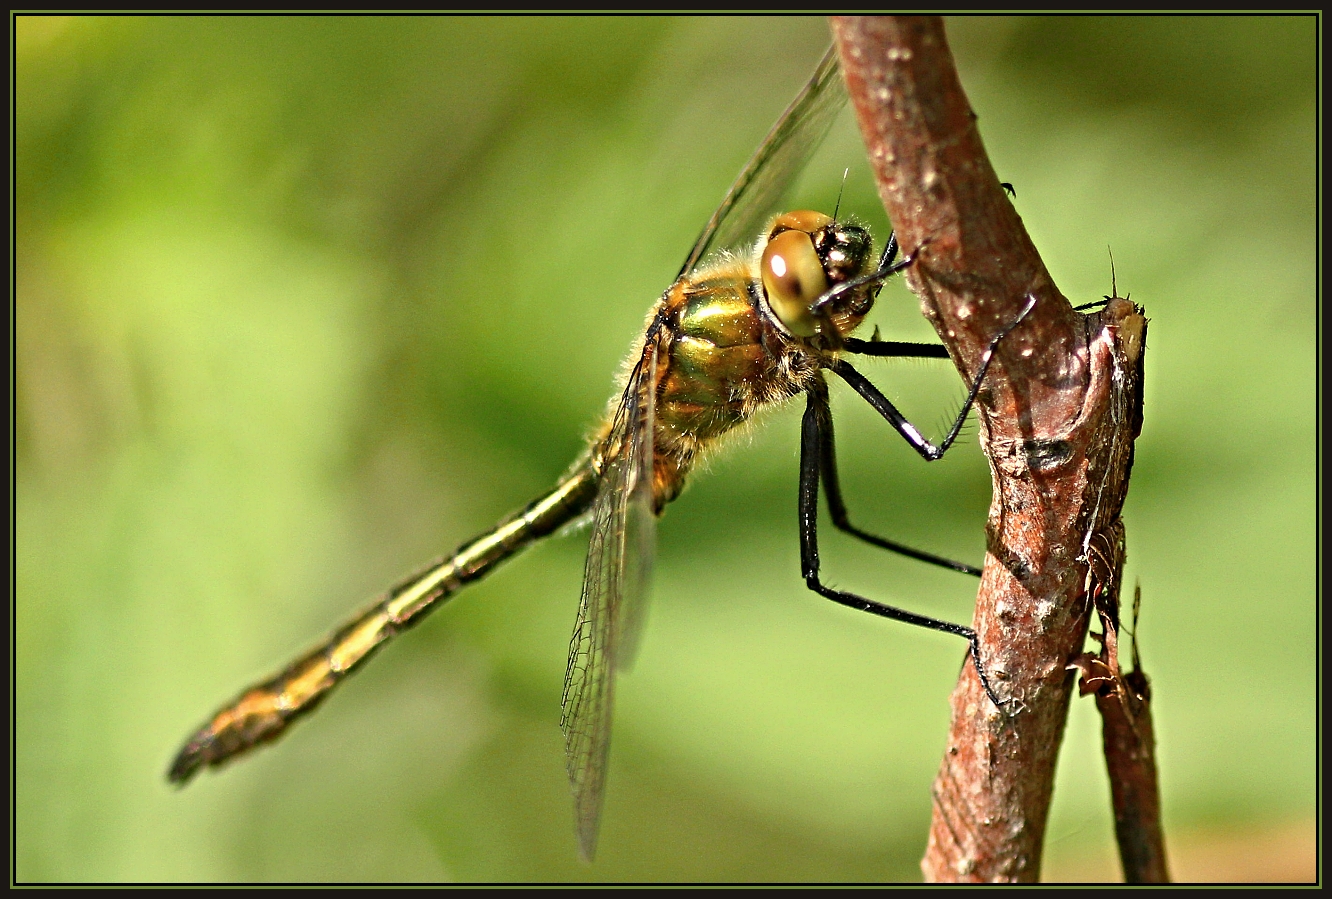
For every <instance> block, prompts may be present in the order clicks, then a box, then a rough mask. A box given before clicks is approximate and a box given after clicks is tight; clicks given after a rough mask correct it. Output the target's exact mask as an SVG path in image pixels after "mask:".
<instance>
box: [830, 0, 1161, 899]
mask: <svg viewBox="0 0 1332 899" xmlns="http://www.w3.org/2000/svg"><path fill="white" fill-rule="evenodd" d="M833 32H834V36H835V37H836V40H837V43H838V51H839V54H840V56H841V61H842V69H843V72H844V73H845V75H846V79H847V85H848V89H849V91H850V94H851V97H852V100H853V102H854V104H855V107H856V114H857V117H858V119H859V121H860V126H861V132H862V134H863V136H864V139H865V143H866V146H867V147H868V149H869V153H870V159H871V163H872V165H873V167H874V170H875V175H876V178H877V180H878V185H879V193H880V196H881V197H882V199H883V202H884V205H885V207H886V208H887V210H888V214H889V217H890V218H891V219H892V222H893V225H894V227H895V228H896V229H897V234H898V238H899V240H900V242H901V245H902V247H903V249H904V251H906V252H909V253H910V252H914V253H916V254H917V255H916V262H915V264H914V265H913V266H912V267H911V268H910V269H908V270H907V280H908V283H909V284H910V286H911V287H912V289H913V290H914V291H915V292H916V293H917V294H918V295H919V296H920V297H921V303H922V307H923V310H924V313H925V315H926V317H927V318H929V319H930V321H931V322H932V323H933V324H934V326H935V328H936V330H937V331H938V332H939V336H940V338H941V339H942V340H943V342H944V344H945V345H946V346H947V347H948V349H949V352H950V353H951V354H952V357H953V360H954V361H955V363H957V366H958V368H959V370H960V371H961V372H962V374H963V377H964V378H969V377H970V374H969V373H971V372H975V371H977V369H978V367H979V365H980V361H981V357H982V354H983V353H984V351H985V348H986V347H987V345H988V343H989V341H990V340H991V339H992V337H993V335H994V334H996V333H998V332H999V331H1001V330H1002V329H1004V328H1005V327H1007V326H1009V325H1011V324H1012V323H1013V322H1014V321H1016V320H1017V318H1018V317H1019V315H1020V313H1021V311H1022V309H1023V308H1024V307H1025V306H1026V305H1027V304H1028V302H1029V301H1030V300H1031V299H1032V298H1034V299H1035V301H1036V305H1035V308H1034V309H1033V311H1032V312H1031V314H1030V315H1029V316H1028V317H1027V318H1026V319H1025V320H1023V321H1022V323H1021V324H1020V325H1018V327H1017V328H1015V329H1014V330H1013V331H1012V332H1011V333H1010V334H1009V336H1008V337H1007V338H1005V339H1004V341H1003V342H1002V343H1001V344H1000V346H999V349H998V350H997V352H996V359H995V364H994V365H993V366H992V367H991V369H990V374H989V375H987V378H986V383H985V388H984V389H983V390H982V392H981V394H980V396H979V398H978V403H977V408H978V409H979V410H980V419H981V427H980V436H981V443H982V447H983V448H984V450H985V452H986V455H987V456H988V457H989V460H990V466H991V472H992V475H993V478H994V499H993V501H992V503H991V507H990V516H989V523H988V525H987V543H988V550H989V551H988V555H987V558H986V566H985V573H984V576H983V578H982V581H981V589H980V595H979V596H978V598H977V603H976V613H975V625H974V626H975V629H976V631H977V633H978V635H979V638H980V642H981V655H982V658H983V660H984V663H985V666H986V669H987V672H988V676H989V679H990V681H991V683H992V685H993V687H994V688H995V690H996V692H997V693H998V694H999V695H1000V697H1001V699H1002V700H1003V707H1002V708H996V707H995V705H994V704H993V703H992V702H991V701H990V699H989V698H988V697H987V696H986V693H985V691H984V690H983V689H982V687H981V684H980V681H979V678H978V677H977V675H976V670H975V668H974V666H972V665H966V666H964V669H963V674H962V677H961V678H960V680H959V682H958V685H957V688H956V689H955V690H954V693H953V697H952V708H953V723H952V729H951V732H950V734H949V738H948V748H947V752H946V754H945V757H944V760H943V764H942V766H941V769H940V772H939V775H938V778H937V779H936V781H935V785H934V816H933V823H932V826H931V829H930V835H929V843H928V848H927V850H926V855H925V858H924V860H923V861H922V863H921V866H922V869H923V870H924V873H925V877H926V879H927V880H931V881H937V882H944V881H947V882H957V881H1013V882H1032V881H1035V880H1036V879H1037V878H1038V876H1039V873H1040V860H1041V845H1042V839H1043V836H1044V831H1045V823H1046V817H1047V813H1048V811H1049V807H1050V798H1051V793H1052V789H1053V782H1054V770H1055V761H1056V757H1057V754H1058V749H1059V743H1060V741H1061V739H1062V737H1063V730H1064V724H1065V720H1066V718H1067V713H1068V705H1069V700H1070V698H1071V695H1072V688H1073V672H1072V671H1071V670H1069V667H1068V666H1069V663H1070V661H1071V660H1073V659H1074V658H1075V657H1076V656H1077V654H1078V652H1079V650H1080V649H1081V647H1082V643H1083V640H1084V637H1085V634H1086V632H1087V626H1088V620H1089V617H1090V603H1089V602H1088V601H1087V600H1086V596H1087V589H1088V572H1089V564H1088V559H1089V556H1090V555H1091V552H1090V548H1091V545H1092V543H1093V542H1094V541H1093V538H1094V536H1095V535H1097V534H1100V533H1104V532H1106V531H1107V529H1110V528H1112V527H1115V526H1117V525H1118V522H1119V513H1120V509H1121V508H1122V506H1123V497H1124V492H1125V491H1126V489H1127V485H1128V468H1129V466H1130V465H1131V462H1132V441H1133V438H1134V437H1135V436H1136V433H1137V427H1136V425H1137V424H1140V410H1141V392H1140V383H1141V382H1140V380H1138V381H1136V382H1135V383H1136V385H1138V386H1136V387H1135V386H1134V385H1132V384H1126V382H1125V379H1124V377H1123V375H1124V370H1125V366H1128V367H1129V368H1131V369H1132V371H1133V372H1135V373H1137V372H1140V370H1141V349H1142V338H1143V336H1144V334H1145V319H1143V318H1142V316H1141V314H1140V310H1138V309H1137V308H1136V307H1134V306H1133V305H1132V304H1131V303H1128V302H1127V301H1124V300H1117V301H1114V302H1112V303H1111V304H1110V306H1107V309H1106V310H1105V312H1103V313H1101V314H1099V315H1094V316H1083V315H1081V314H1079V313H1078V312H1076V311H1074V310H1073V309H1072V307H1071V306H1070V305H1069V303H1068V301H1067V300H1066V299H1065V298H1064V297H1063V296H1062V295H1061V294H1060V292H1059V290H1058V288H1057V287H1056V286H1055V285H1054V282H1053V281H1052V279H1051V278H1050V275H1049V273H1048V272H1047V271H1046V268H1045V265H1044V263H1043V262H1042V261H1041V258H1040V256H1039V254H1038V253H1037V251H1036V248H1035V246H1034V245H1033V244H1032V242H1031V239H1030V238H1029V237H1028V235H1027V233H1026V230H1025V229H1024V228H1023V226H1022V221H1021V219H1020V218H1019V217H1018V214H1017V212H1016V210H1015V209H1014V207H1013V204H1012V203H1011V202H1010V200H1009V199H1008V197H1007V196H1006V195H1005V193H1004V190H1003V188H1002V186H1001V185H1000V182H999V178H998V177H997V176H996V175H995V173H994V170H993V168H992V167H991V165H990V162H989V159H988V157H987V156H986V153H985V149H984V147H983V145H982V143H981V139H980V134H979V132H978V131H977V128H976V116H975V114H974V113H973V112H972V111H971V107H970V105H969V104H968V102H967V99H966V96H965V94H964V93H963V91H962V86H961V83H960V82H959V80H958V77H957V72H956V68H955V67H954V64H953V60H952V56H951V54H950V52H949V49H948V45H947V42H946V40H945V38H944V30H943V23H942V21H941V20H940V19H939V18H938V17H933V16H921V17H917V16H885V17H838V18H835V19H834V20H833ZM1116 303H1118V304H1120V305H1116ZM1135 341H1136V342H1135ZM1126 395H1128V396H1129V399H1128V401H1127V402H1128V405H1129V406H1131V405H1132V404H1133V402H1134V401H1136V403H1137V406H1136V408H1137V410H1138V411H1137V415H1138V417H1137V418H1136V419H1134V420H1133V421H1132V422H1131V423H1130V424H1131V425H1134V426H1130V424H1126V423H1125V420H1124V416H1125V414H1126V412H1125V408H1126V407H1125V401H1124V400H1123V398H1124V397H1125V396H1126Z"/></svg>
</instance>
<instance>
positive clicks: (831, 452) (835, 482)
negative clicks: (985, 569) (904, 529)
mask: <svg viewBox="0 0 1332 899" xmlns="http://www.w3.org/2000/svg"><path fill="white" fill-rule="evenodd" d="M809 403H810V405H811V407H813V408H814V415H815V417H816V419H817V421H816V423H815V424H816V426H817V429H818V435H819V466H820V472H819V474H820V477H821V478H822V481H823V494H824V496H825V497H826V498H827V500H828V512H829V513H830V514H831V516H832V520H833V524H834V525H836V526H837V528H838V529H839V530H841V531H844V532H845V533H847V534H850V535H851V536H853V537H858V538H859V539H861V540H864V541H865V542H866V543H869V544H871V545H872V546H878V547H880V548H882V549H886V550H889V551H890V552H895V553H898V554H900V555H903V556H907V557H908V558H912V559H916V560H918V561H921V562H928V563H929V564H931V565H938V566H940V567H942V568H948V569H951V570H953V571H958V572H961V573H962V574H970V575H974V576H975V577H980V575H981V570H980V569H979V568H977V567H976V566H974V565H968V564H967V563H965V562H958V561H955V560H953V559H949V558H945V557H944V556H936V555H934V554H933V553H928V552H925V551H924V550H919V549H913V548H912V547H910V546H906V545H905V544H902V543H898V542H896V541H895V540H889V539H887V538H886V537H880V536H878V535H876V534H871V533H869V532H868V531H863V530H861V529H860V528H858V527H856V526H855V525H853V524H852V523H851V520H850V517H849V516H848V515H847V512H846V503H845V502H844V501H843V499H842V485H841V480H840V479H839V478H838V476H837V450H836V445H835V442H834V439H833V421H832V408H831V406H830V405H829V403H828V387H827V385H826V384H824V383H823V382H822V380H820V381H819V382H818V383H817V384H816V385H815V386H814V387H811V388H810V390H809Z"/></svg>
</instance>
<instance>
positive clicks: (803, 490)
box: [799, 378, 1001, 706]
mask: <svg viewBox="0 0 1332 899" xmlns="http://www.w3.org/2000/svg"><path fill="white" fill-rule="evenodd" d="M808 397H809V400H808V404H807V405H806V406H805V417H804V419H803V421H802V422H801V427H800V508H799V513H800V571H801V574H802V575H803V576H804V578H805V584H806V586H808V587H809V589H811V590H813V591H814V592H815V593H817V594H819V595H820V596H823V597H826V598H827V599H831V600H832V601H833V602H836V603H840V604H841V605H844V606H849V607H851V608H853V609H859V610H860V611H862V612H869V613H871V614H874V615H878V616H880V617H882V618H891V619H893V620H894V621H901V622H904V623H906V624H913V625H915V626H916V627H924V628H929V629H930V630H935V631H942V632H943V633H945V634H956V635H957V636H959V637H961V638H963V639H964V640H966V641H967V643H968V644H969V645H970V647H971V659H972V661H973V662H974V663H975V665H976V674H977V675H979V677H980V682H981V686H982V687H984V688H985V692H986V694H987V695H988V696H989V697H990V701H991V702H993V703H994V704H995V705H996V706H999V705H1001V701H1000V699H999V697H998V696H996V695H995V692H994V689H993V688H992V687H991V686H990V680H989V678H988V677H987V676H986V674H985V665H984V663H983V662H981V657H980V642H979V641H978V640H977V638H976V632H975V631H974V630H972V629H971V628H969V627H963V626H962V625H960V624H953V623H951V622H948V621H940V620H939V619H938V618H930V617H929V616H927V615H917V614H916V613H915V612H908V611H906V610H905V609H899V608H897V607H895V606H889V605H884V604H883V603H879V602H875V601H874V600H872V599H866V598H865V597H863V596H859V595H857V594H855V593H848V592H846V591H844V590H836V589H833V588H832V587H828V586H825V585H824V584H823V582H822V581H820V580H819V536H818V521H819V480H820V473H821V472H822V471H823V470H824V462H823V458H822V457H823V448H824V446H825V444H826V442H827V439H828V438H826V437H825V432H826V431H828V430H829V429H830V427H831V422H832V414H831V411H830V409H829V406H828V387H827V384H825V383H824V382H823V380H822V378H820V379H818V380H817V381H815V383H814V385H813V386H812V387H811V388H810V390H809V392H808Z"/></svg>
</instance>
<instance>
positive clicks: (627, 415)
mask: <svg viewBox="0 0 1332 899" xmlns="http://www.w3.org/2000/svg"><path fill="white" fill-rule="evenodd" d="M656 359H657V351H656V347H655V340H654V335H653V334H652V332H651V331H649V335H648V340H647V341H646V347H645V349H644V352H643V355H642V357H641V358H640V361H639V363H638V365H637V366H636V367H635V369H634V371H633V373H632V375H631V376H630V378H629V382H628V384H627V385H626V387H625V392H624V396H623V398H622V400H621V403H620V406H619V408H618V409H617V410H616V413H615V418H614V420H613V423H612V427H611V431H610V434H609V435H608V437H607V439H606V441H605V444H604V445H605V447H606V450H605V452H606V458H607V461H606V463H605V467H604V469H603V471H602V477H601V488H600V490H599V491H598V494H597V499H596V502H595V503H594V504H593V506H592V533H591V537H590V538H589V540H588V547H587V565H586V568H585V569H584V573H583V596H582V600H581V602H580V603H579V606H578V620H577V622H576V623H575V624H574V632H573V637H572V638H571V639H570V641H569V665H568V668H567V669H566V670H565V675H564V696H563V699H562V709H563V713H562V715H561V718H560V728H561V729H562V730H563V731H564V747H565V756H566V758H565V761H566V763H567V765H568V769H569V785H570V787H571V789H572V790H573V796H574V819H575V825H576V828H577V833H578V846H579V850H580V852H581V853H582V856H583V858H584V859H585V860H588V861H590V860H591V859H592V856H593V854H594V853H595V852H596V843H597V829H598V826H599V823H600V818H601V803H602V796H603V792H604V787H605V783H606V763H607V759H608V757H609V750H610V728H611V709H612V700H613V696H614V687H615V684H614V671H615V669H616V668H618V667H621V666H623V665H624V664H626V663H627V661H628V659H629V658H630V656H631V655H632V650H633V646H634V644H635V643H636V642H637V628H638V626H639V625H640V624H641V621H642V617H643V610H644V605H645V600H646V593H647V588H648V578H649V577H650V574H651V567H652V553H653V549H654V540H655V536H656V525H655V518H654V514H653V507H652V423H653V422H652V418H653V393H654V390H653V388H654V386H655V383H656V379H655V371H656Z"/></svg>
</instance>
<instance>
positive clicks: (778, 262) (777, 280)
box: [762, 231, 828, 337]
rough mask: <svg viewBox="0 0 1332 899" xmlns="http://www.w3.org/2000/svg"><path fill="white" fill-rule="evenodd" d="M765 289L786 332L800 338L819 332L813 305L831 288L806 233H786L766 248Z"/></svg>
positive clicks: (764, 263) (763, 266)
mask: <svg viewBox="0 0 1332 899" xmlns="http://www.w3.org/2000/svg"><path fill="white" fill-rule="evenodd" d="M762 272H763V289H764V290H765V291H767V293H768V305H769V306H770V307H771V308H772V311H773V313H774V314H775V315H776V316H777V318H778V319H779V320H780V321H781V323H782V324H783V325H785V326H786V329H787V330H788V331H790V332H791V333H792V334H795V335H796V336H798V337H813V336H814V335H815V334H817V333H818V330H819V323H818V319H817V318H816V317H815V316H814V314H813V313H812V312H810V305H811V304H812V303H813V302H814V301H815V300H817V299H818V298H819V297H821V296H822V295H823V294H824V292H825V291H827V289H828V276H827V275H826V274H825V273H824V271H823V263H822V262H821V261H820V260H819V254H818V253H816V252H815V251H814V242H813V241H812V240H810V237H809V235H808V234H806V233H805V232H804V231H783V232H782V233H780V234H778V235H777V236H776V237H774V238H772V239H771V240H769V241H768V245H767V246H766V247H764V248H763V262H762Z"/></svg>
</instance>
